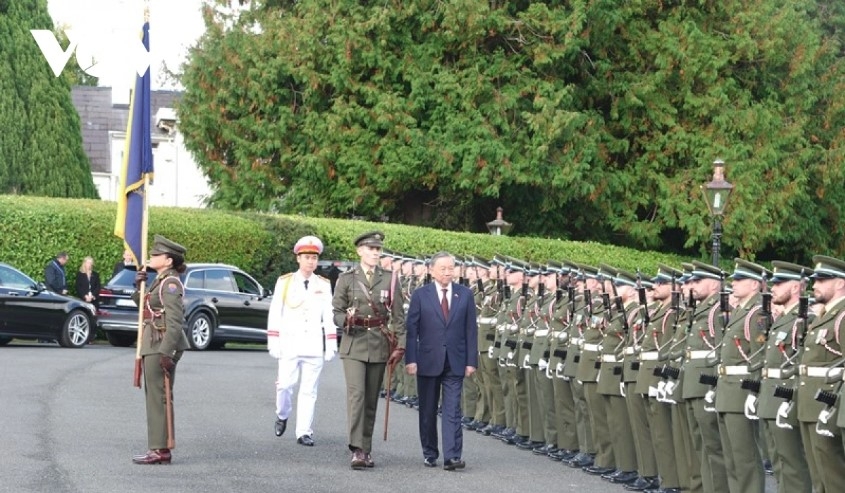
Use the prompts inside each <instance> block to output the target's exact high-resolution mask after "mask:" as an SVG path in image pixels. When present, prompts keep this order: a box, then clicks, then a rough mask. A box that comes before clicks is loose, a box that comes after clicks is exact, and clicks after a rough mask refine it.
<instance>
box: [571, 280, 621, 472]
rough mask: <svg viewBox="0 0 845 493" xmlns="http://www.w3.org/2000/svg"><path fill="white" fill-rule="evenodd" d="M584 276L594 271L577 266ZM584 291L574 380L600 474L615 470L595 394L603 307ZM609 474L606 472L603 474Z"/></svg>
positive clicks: (604, 414)
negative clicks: (584, 407)
mask: <svg viewBox="0 0 845 493" xmlns="http://www.w3.org/2000/svg"><path fill="white" fill-rule="evenodd" d="M579 267H580V270H581V271H582V272H584V275H585V276H586V277H589V278H592V279H595V278H596V276H597V275H598V269H596V268H594V267H590V266H586V265H584V266H579ZM587 294H588V291H587V290H586V289H585V290H584V298H585V299H587V298H589V300H588V301H587V304H588V305H589V306H588V308H587V310H588V318H587V319H586V320H585V322H584V323H585V325H584V328H583V330H582V332H581V337H580V338H579V339H580V349H581V353H580V355H579V360H578V371H577V373H576V378H577V379H578V380H580V381H581V382H583V384H584V398H585V400H586V402H587V411H588V415H589V416H590V427H591V429H592V432H593V444H594V446H595V449H596V456H595V463H594V464H593V466H592V471H593V472H596V473H601V471H602V470H603V469H610V470H613V469H615V468H616V457H615V456H614V455H613V444H612V442H611V437H610V428H609V423H608V409H607V403H606V401H605V399H604V397H603V396H601V395H599V393H598V383H599V367H600V366H601V347H602V337H603V334H604V330H605V329H606V324H607V321H606V320H605V316H604V315H605V314H604V306H603V305H602V301H601V295H600V293H592V292H589V295H590V296H587ZM605 472H609V471H605Z"/></svg>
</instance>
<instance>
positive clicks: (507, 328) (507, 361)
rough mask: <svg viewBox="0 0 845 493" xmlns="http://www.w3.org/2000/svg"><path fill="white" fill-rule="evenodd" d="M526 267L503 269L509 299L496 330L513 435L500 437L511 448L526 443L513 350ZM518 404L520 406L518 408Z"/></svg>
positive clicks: (520, 378)
mask: <svg viewBox="0 0 845 493" xmlns="http://www.w3.org/2000/svg"><path fill="white" fill-rule="evenodd" d="M528 270H529V267H528V265H527V264H524V263H522V262H520V261H518V260H515V259H513V260H510V262H509V264H508V266H507V268H506V272H507V275H506V282H507V284H508V286H509V287H510V291H511V297H510V299H509V300H508V304H507V306H506V307H505V309H504V312H503V317H500V318H499V322H500V323H499V325H498V327H497V330H498V331H499V336H500V338H501V339H500V340H501V347H500V348H499V367H500V368H501V369H503V370H504V372H502V371H501V370H500V372H499V376H500V378H501V379H502V384H503V388H504V389H505V405H506V406H508V407H509V408H510V415H511V416H512V418H511V421H509V424H508V428H512V429H513V430H514V432H513V433H512V434H510V435H509V436H503V437H501V438H502V440H504V441H505V443H507V444H509V445H515V444H516V443H521V442H525V441H527V440H528V433H529V428H528V427H529V423H528V409H527V408H526V406H525V405H524V400H525V399H526V394H525V373H524V372H523V371H522V370H521V369H520V368H519V366H518V365H517V360H516V357H517V347H518V340H519V336H520V334H519V330H520V324H521V322H522V319H523V317H524V316H525V311H526V306H527V303H528V300H529V298H530V296H531V293H530V292H529V289H528V277H527V276H526V271H528ZM520 401H523V405H522V406H520Z"/></svg>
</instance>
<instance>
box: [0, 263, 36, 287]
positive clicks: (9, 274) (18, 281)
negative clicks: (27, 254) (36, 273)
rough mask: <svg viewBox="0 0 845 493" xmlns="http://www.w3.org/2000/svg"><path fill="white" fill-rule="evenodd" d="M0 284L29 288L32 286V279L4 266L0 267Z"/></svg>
mask: <svg viewBox="0 0 845 493" xmlns="http://www.w3.org/2000/svg"><path fill="white" fill-rule="evenodd" d="M0 285H2V286H3V287H6V288H16V289H31V288H33V286H34V285H33V283H32V279H30V278H28V277H26V276H25V275H23V274H21V273H20V272H16V271H13V270H12V269H8V268H6V267H0Z"/></svg>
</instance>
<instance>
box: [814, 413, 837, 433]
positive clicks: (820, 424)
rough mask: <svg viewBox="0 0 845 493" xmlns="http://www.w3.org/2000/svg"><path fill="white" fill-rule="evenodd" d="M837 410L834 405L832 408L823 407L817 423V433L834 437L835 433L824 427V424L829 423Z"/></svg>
mask: <svg viewBox="0 0 845 493" xmlns="http://www.w3.org/2000/svg"><path fill="white" fill-rule="evenodd" d="M835 412H836V408H835V407H832V408H830V409H822V411H821V412H820V413H819V421H818V422H817V423H816V433H817V434H819V435H821V436H823V437H828V438H833V437H834V436H835V435H834V434H833V432H832V431H830V430H828V429H826V428H823V426H825V425H827V422H828V421H829V420H830V418H831V416H833V414H834V413H835Z"/></svg>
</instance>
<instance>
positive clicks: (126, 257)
mask: <svg viewBox="0 0 845 493" xmlns="http://www.w3.org/2000/svg"><path fill="white" fill-rule="evenodd" d="M134 266H135V262H134V261H133V260H132V250H130V249H128V248H127V249H126V250H124V251H123V260H120V261H118V262H117V263H116V264H114V269H112V273H111V276H112V277H114V276H116V275H117V274H118V272H120V271H122V270H123V269H125V268H127V267H134Z"/></svg>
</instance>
